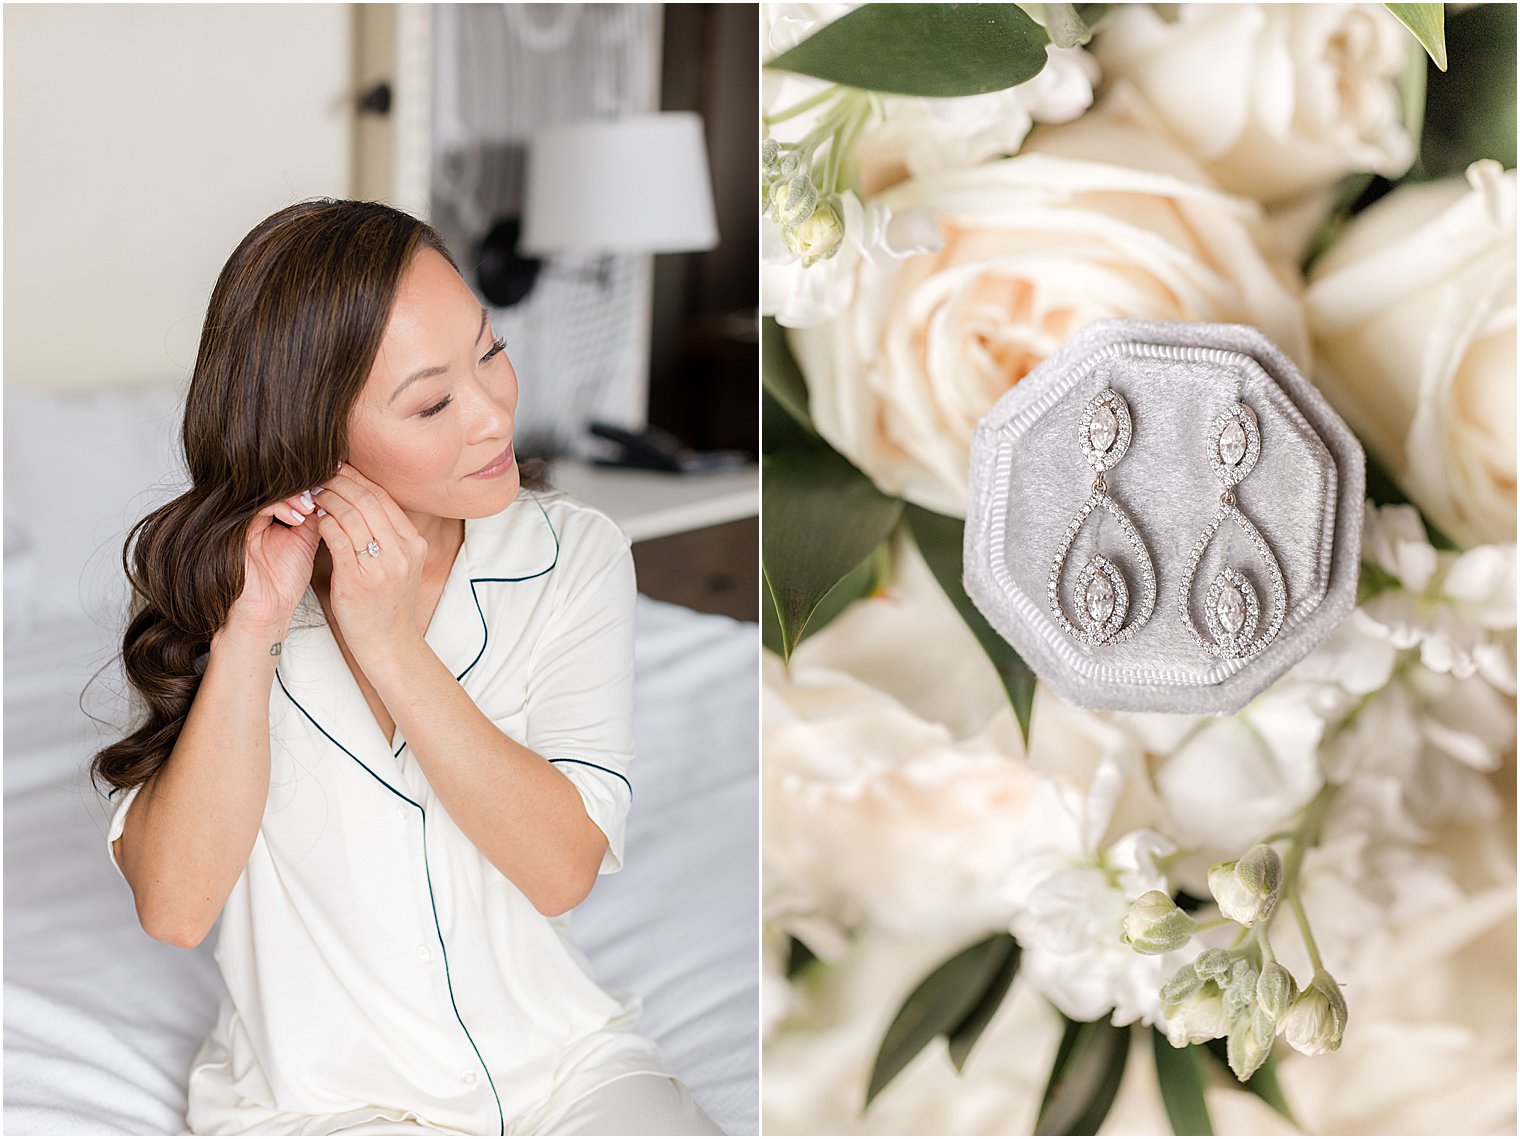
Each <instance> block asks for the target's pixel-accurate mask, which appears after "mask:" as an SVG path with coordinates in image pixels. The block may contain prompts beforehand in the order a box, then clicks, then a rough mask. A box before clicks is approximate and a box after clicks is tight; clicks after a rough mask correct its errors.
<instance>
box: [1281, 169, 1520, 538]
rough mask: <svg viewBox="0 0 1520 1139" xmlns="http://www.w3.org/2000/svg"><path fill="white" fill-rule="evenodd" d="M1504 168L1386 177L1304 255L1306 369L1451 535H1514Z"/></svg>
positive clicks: (1510, 230) (1510, 188)
mask: <svg viewBox="0 0 1520 1139" xmlns="http://www.w3.org/2000/svg"><path fill="white" fill-rule="evenodd" d="M1514 246H1515V172H1514V171H1513V170H1508V171H1506V170H1503V169H1502V168H1500V166H1499V164H1498V163H1497V162H1492V161H1488V160H1485V161H1482V162H1476V163H1474V164H1473V165H1472V166H1470V167H1469V168H1468V171H1467V179H1466V181H1463V180H1462V179H1457V178H1452V179H1446V180H1443V181H1438V182H1425V183H1417V184H1412V185H1406V186H1400V187H1399V188H1398V189H1395V190H1394V191H1393V192H1392V193H1390V194H1389V195H1388V196H1387V197H1385V198H1383V199H1381V200H1380V201H1378V202H1376V203H1375V204H1374V205H1372V206H1371V207H1369V208H1368V209H1367V210H1365V211H1363V212H1362V213H1361V214H1358V215H1357V216H1356V218H1355V219H1354V220H1353V221H1352V223H1351V225H1350V226H1349V227H1348V228H1347V230H1346V233H1345V235H1344V236H1343V237H1341V239H1340V240H1339V241H1337V242H1336V243H1335V244H1334V245H1332V246H1331V247H1330V248H1329V249H1328V250H1327V251H1326V253H1325V255H1324V256H1323V257H1321V258H1320V259H1319V261H1317V262H1316V263H1315V265H1314V267H1313V269H1312V271H1311V273H1310V285H1309V289H1308V292H1307V294H1306V297H1305V301H1306V305H1307V309H1308V315H1309V324H1310V329H1311V331H1312V333H1313V336H1314V351H1315V357H1316V360H1317V361H1318V363H1317V366H1316V370H1315V378H1316V379H1317V380H1318V381H1319V384H1320V387H1321V388H1322V389H1323V390H1324V392H1325V395H1326V397H1327V398H1329V400H1330V402H1331V403H1332V404H1334V405H1335V407H1336V410H1338V411H1339V412H1340V413H1341V414H1342V415H1343V416H1345V418H1346V421H1347V422H1348V423H1349V424H1350V426H1351V428H1352V429H1353V430H1354V431H1355V432H1356V434H1357V437H1358V438H1360V439H1361V441H1362V443H1363V444H1364V445H1365V446H1366V447H1367V450H1368V451H1370V452H1371V453H1372V454H1373V455H1374V456H1375V457H1376V458H1377V459H1378V461H1379V462H1381V463H1382V465H1383V466H1384V467H1385V468H1386V469H1387V470H1388V472H1389V473H1390V474H1391V475H1392V476H1393V477H1394V478H1395V479H1396V480H1397V481H1398V482H1399V485H1400V486H1401V487H1403V489H1404V491H1405V492H1406V493H1407V494H1408V495H1409V497H1410V498H1411V499H1413V500H1414V501H1415V502H1416V503H1417V504H1418V505H1419V507H1420V509H1421V510H1423V511H1424V512H1425V514H1426V516H1427V517H1429V518H1430V520H1431V521H1432V522H1434V523H1435V524H1436V525H1437V526H1439V527H1440V528H1441V529H1442V530H1444V531H1445V532H1446V533H1447V534H1449V535H1450V536H1451V537H1452V538H1454V539H1455V540H1456V541H1457V542H1459V543H1461V544H1462V545H1467V546H1470V545H1477V544H1479V543H1483V542H1511V543H1512V542H1514V540H1515V367H1516V356H1515V253H1514Z"/></svg>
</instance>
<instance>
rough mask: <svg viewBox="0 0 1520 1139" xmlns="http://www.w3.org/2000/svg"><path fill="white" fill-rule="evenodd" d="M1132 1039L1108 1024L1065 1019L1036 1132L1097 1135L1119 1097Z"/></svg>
mask: <svg viewBox="0 0 1520 1139" xmlns="http://www.w3.org/2000/svg"><path fill="white" fill-rule="evenodd" d="M1129 1040H1130V1030H1129V1029H1128V1028H1116V1027H1114V1026H1113V1025H1112V1024H1110V1023H1109V1022H1108V1021H1107V1020H1093V1021H1087V1022H1083V1021H1077V1020H1071V1019H1070V1018H1066V1032H1065V1033H1064V1034H1063V1035H1062V1037H1061V1047H1060V1048H1059V1049H1058V1050H1057V1051H1056V1061H1055V1063H1054V1064H1053V1065H1052V1066H1051V1069H1050V1080H1049V1082H1048V1083H1047V1084H1046V1085H1045V1099H1044V1102H1043V1103H1042V1104H1041V1105H1040V1117H1039V1119H1038V1121H1037V1122H1036V1123H1035V1130H1034V1133H1035V1134H1036V1135H1096V1134H1097V1133H1098V1128H1099V1127H1101V1126H1103V1121H1104V1119H1106V1118H1107V1117H1108V1110H1109V1108H1111V1107H1113V1105H1114V1097H1115V1096H1117V1095H1118V1094H1119V1082H1120V1080H1122V1079H1123V1078H1124V1064H1125V1062H1126V1061H1127V1060H1128V1059H1129Z"/></svg>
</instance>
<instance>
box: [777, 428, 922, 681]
mask: <svg viewBox="0 0 1520 1139" xmlns="http://www.w3.org/2000/svg"><path fill="white" fill-rule="evenodd" d="M760 480H761V494H762V495H763V496H764V501H765V525H764V526H762V527H761V537H760V554H761V557H760V561H761V570H762V574H763V576H764V578H765V584H766V588H767V590H768V592H769V595H770V598H771V602H772V604H773V605H774V606H775V607H776V618H777V621H778V622H779V624H780V633H781V646H780V647H781V654H780V655H781V657H782V659H783V660H787V659H790V657H791V655H792V650H794V649H795V648H796V647H797V643H798V642H799V641H800V640H801V639H802V631H803V629H804V628H805V627H806V626H807V623H808V620H809V618H811V617H812V615H813V611H814V610H815V609H817V607H818V604H819V602H821V601H822V600H823V598H824V596H825V595H826V594H827V593H828V592H829V590H831V589H833V588H834V586H835V585H837V584H838V583H839V581H840V580H841V579H842V578H843V577H845V575H847V574H848V573H849V572H850V571H851V570H853V569H855V568H856V567H857V566H858V565H859V564H860V563H861V561H862V560H864V559H865V557H866V555H867V554H869V553H870V552H871V551H872V550H874V549H875V548H876V547H877V545H879V544H880V543H881V541H882V540H883V539H884V538H886V536H887V535H888V534H890V533H891V532H892V528H893V527H894V526H896V525H897V519H898V516H899V515H900V514H901V513H902V503H901V502H899V501H898V500H897V499H895V498H889V497H887V496H886V495H884V494H882V493H881V491H879V490H877V489H876V487H875V485H873V484H872V482H871V480H870V479H868V478H866V476H865V475H863V474H861V473H860V472H859V471H857V470H856V469H855V468H854V467H853V466H851V465H850V463H849V461H848V460H846V459H845V458H844V457H843V456H842V455H838V454H836V453H835V452H833V451H830V450H826V449H822V448H820V449H818V450H814V451H792V450H788V451H779V452H775V453H772V454H768V455H766V456H764V457H763V458H762V459H761V463H760Z"/></svg>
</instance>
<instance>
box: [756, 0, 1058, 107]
mask: <svg viewBox="0 0 1520 1139" xmlns="http://www.w3.org/2000/svg"><path fill="white" fill-rule="evenodd" d="M1045 42H1046V36H1045V30H1044V29H1043V28H1041V27H1040V26H1039V25H1038V24H1036V23H1035V22H1034V21H1033V20H1031V19H1030V18H1029V16H1028V15H1026V14H1025V13H1024V12H1023V11H1022V10H1021V9H1020V8H1019V6H1018V5H1017V4H864V5H862V6H861V7H859V8H856V9H855V10H854V11H853V12H847V13H845V14H844V15H843V16H841V17H840V18H839V19H837V20H835V21H834V22H833V23H830V24H826V25H825V26H824V27H822V28H819V29H818V31H816V32H814V33H813V34H812V35H811V36H809V37H808V38H807V39H805V40H803V41H802V42H801V43H800V44H798V45H797V46H796V47H794V48H792V49H791V50H790V51H786V52H783V53H782V54H781V55H779V56H777V57H776V58H775V59H773V60H771V61H770V62H769V63H768V64H766V66H767V67H774V68H776V69H778V70H781V71H795V72H798V73H800V74H803V75H812V76H815V77H816V78H819V79H827V80H829V81H830V82H832V83H842V84H844V85H845V86H847V87H860V88H864V89H865V90H868V91H885V92H889V93H892V94H897V95H923V96H928V97H930V98H949V97H952V96H957V95H982V94H985V93H986V92H988V91H1001V90H1002V89H1004V88H1005V87H1012V86H1014V85H1015V84H1018V83H1023V82H1025V81H1026V80H1029V79H1032V78H1034V76H1036V75H1038V74H1039V73H1040V68H1042V67H1044V66H1045Z"/></svg>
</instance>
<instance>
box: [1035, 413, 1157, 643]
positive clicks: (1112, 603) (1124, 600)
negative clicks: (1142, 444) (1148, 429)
mask: <svg viewBox="0 0 1520 1139" xmlns="http://www.w3.org/2000/svg"><path fill="white" fill-rule="evenodd" d="M1132 434H1133V432H1132V429H1131V424H1130V415H1129V405H1128V404H1126V403H1125V402H1124V397H1123V396H1121V395H1120V394H1119V393H1118V392H1116V391H1114V390H1113V389H1112V388H1110V387H1104V389H1103V390H1102V391H1100V392H1099V393H1098V394H1097V395H1095V396H1093V398H1092V399H1090V400H1089V401H1088V403H1087V407H1086V408H1084V409H1083V412H1082V420H1081V423H1080V425H1079V426H1078V428H1077V440H1078V442H1079V443H1080V444H1081V446H1082V455H1083V457H1084V458H1086V460H1087V465H1088V466H1089V467H1091V468H1092V469H1093V475H1094V478H1093V484H1092V494H1091V495H1090V496H1089V497H1088V499H1087V501H1086V502H1084V503H1083V504H1082V508H1081V509H1080V510H1078V511H1077V514H1076V517H1074V518H1073V519H1072V520H1071V523H1070V525H1068V526H1067V527H1066V534H1065V537H1064V538H1063V539H1062V541H1061V548H1060V549H1059V550H1057V551H1056V556H1055V560H1054V561H1053V562H1051V564H1050V579H1049V581H1048V582H1047V583H1046V600H1047V601H1049V603H1050V611H1051V612H1052V613H1054V614H1055V618H1056V621H1057V622H1059V623H1060V626H1061V628H1063V629H1065V630H1066V631H1067V632H1068V633H1070V634H1071V635H1072V636H1073V637H1075V638H1076V639H1077V640H1079V641H1081V642H1082V643H1083V644H1086V645H1116V644H1120V643H1122V642H1124V641H1127V640H1129V638H1130V637H1132V636H1134V634H1135V632H1136V630H1138V629H1139V628H1140V627H1141V626H1142V625H1144V624H1145V623H1146V621H1148V620H1149V619H1150V615H1151V611H1152V610H1153V609H1154V608H1155V606H1156V571H1155V569H1154V568H1153V567H1152V565H1151V556H1150V553H1149V552H1148V551H1147V550H1146V548H1145V543H1144V542H1142V541H1141V540H1140V535H1139V534H1138V533H1137V532H1136V530H1135V525H1134V523H1133V522H1131V521H1130V520H1129V518H1128V516H1126V515H1125V513H1124V511H1122V510H1120V509H1119V507H1118V504H1117V503H1115V502H1114V500H1113V499H1112V498H1110V497H1109V495H1108V484H1107V482H1106V481H1105V479H1104V477H1103V474H1104V472H1105V471H1110V470H1112V469H1113V468H1114V467H1115V466H1116V465H1117V464H1118V462H1119V460H1120V459H1122V458H1123V457H1124V452H1125V451H1126V450H1128V449H1129V441H1130V437H1131V435H1132ZM1100 506H1101V507H1102V508H1103V509H1104V510H1106V511H1108V513H1109V514H1110V515H1112V516H1113V519H1114V521H1115V522H1117V523H1118V524H1119V528H1120V530H1121V531H1123V533H1124V536H1125V538H1127V539H1128V541H1129V546H1130V549H1131V550H1132V551H1133V553H1134V565H1135V567H1136V568H1137V569H1138V572H1139V577H1140V604H1139V606H1138V607H1137V608H1136V611H1135V619H1134V620H1133V621H1131V622H1130V623H1129V624H1127V625H1126V624H1125V623H1124V622H1125V617H1126V616H1127V615H1128V613H1129V601H1130V596H1129V587H1128V586H1127V585H1126V584H1125V580H1124V574H1123V573H1122V572H1121V571H1120V569H1119V567H1118V566H1117V565H1115V564H1114V563H1113V562H1112V561H1110V560H1109V559H1108V558H1106V557H1104V556H1103V555H1102V554H1094V555H1093V556H1092V557H1091V558H1089V559H1088V560H1087V564H1086V565H1085V566H1083V567H1082V572H1081V573H1080V574H1079V575H1078V576H1077V588H1076V598H1075V600H1076V609H1077V620H1076V621H1075V622H1073V621H1072V620H1071V619H1070V618H1069V617H1067V615H1066V612H1065V610H1063V609H1062V607H1061V591H1060V586H1061V575H1062V572H1063V571H1064V569H1065V567H1066V555H1067V553H1068V552H1069V551H1070V550H1071V544H1072V542H1074V541H1075V540H1076V537H1077V532H1078V531H1079V530H1081V529H1082V524H1083V523H1084V522H1086V521H1087V516H1088V515H1089V514H1091V513H1092V512H1093V511H1094V510H1097V509H1098V508H1099V507H1100Z"/></svg>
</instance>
